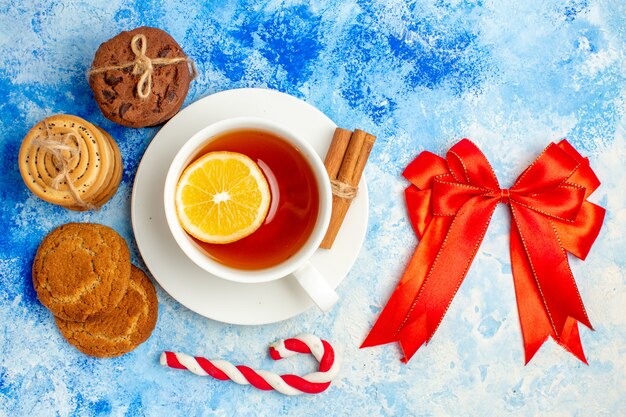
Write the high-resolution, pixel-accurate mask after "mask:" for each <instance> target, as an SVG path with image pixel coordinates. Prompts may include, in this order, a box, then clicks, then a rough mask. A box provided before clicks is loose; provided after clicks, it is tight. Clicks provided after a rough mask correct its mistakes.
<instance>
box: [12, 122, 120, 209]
mask: <svg viewBox="0 0 626 417" xmlns="http://www.w3.org/2000/svg"><path fill="white" fill-rule="evenodd" d="M18 161H19V167H20V173H21V174H22V178H23V179H24V182H25V183H26V185H27V186H28V188H29V189H30V190H31V191H32V192H33V193H34V194H35V195H36V196H38V197H40V198H41V199H43V200H45V201H48V202H50V203H54V204H59V205H61V206H64V207H66V208H69V209H71V210H81V211H82V210H89V209H93V208H98V207H100V206H102V205H103V204H104V203H106V202H107V201H108V200H109V199H110V198H111V197H112V196H113V195H114V194H115V192H116V191H117V188H118V187H119V184H120V181H121V179H122V171H123V166H122V156H121V153H120V150H119V148H118V147H117V144H116V143H115V140H113V138H112V137H111V136H110V135H109V134H108V133H106V132H105V131H104V130H102V129H100V128H99V127H97V126H95V125H93V124H91V123H89V122H88V121H86V120H84V119H81V118H80V117H76V116H71V115H67V114H59V115H55V116H51V117H48V118H46V119H44V120H42V121H41V122H39V123H37V124H36V125H35V126H34V127H33V128H32V129H31V130H30V131H29V132H28V134H27V135H26V137H25V138H24V141H23V142H22V146H21V148H20V153H19V157H18Z"/></svg>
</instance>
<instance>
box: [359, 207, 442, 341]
mask: <svg viewBox="0 0 626 417" xmlns="http://www.w3.org/2000/svg"><path fill="white" fill-rule="evenodd" d="M451 223H452V218H450V217H437V218H434V219H433V221H431V222H430V224H429V226H428V229H426V233H425V234H424V237H423V238H422V240H421V241H420V244H419V245H418V247H417V250H416V251H415V253H414V254H413V256H412V257H411V260H410V261H409V264H408V265H407V267H406V269H405V271H404V274H403V275H402V278H401V279H400V283H399V284H398V286H397V287H396V289H395V290H394V292H393V294H391V297H390V298H389V301H388V302H387V304H386V305H385V308H384V309H383V311H382V312H381V313H380V316H379V317H378V320H376V323H375V324H374V327H373V328H372V329H371V330H370V332H369V334H368V335H367V337H366V338H365V340H364V341H363V343H362V344H361V348H364V347H371V346H378V345H384V344H386V343H391V342H395V341H397V340H398V337H397V334H396V329H397V328H398V327H399V326H400V325H401V323H402V321H403V319H404V317H406V315H407V314H408V312H409V309H410V307H411V303H412V302H413V300H414V299H415V297H416V296H417V294H418V293H419V291H420V289H421V287H422V284H423V282H424V279H425V278H426V274H427V273H428V271H429V270H430V267H431V265H432V263H433V262H434V260H435V257H436V256H437V253H438V251H439V248H440V247H441V245H442V243H443V240H444V238H445V236H446V233H447V232H448V229H449V228H450V224H451Z"/></svg>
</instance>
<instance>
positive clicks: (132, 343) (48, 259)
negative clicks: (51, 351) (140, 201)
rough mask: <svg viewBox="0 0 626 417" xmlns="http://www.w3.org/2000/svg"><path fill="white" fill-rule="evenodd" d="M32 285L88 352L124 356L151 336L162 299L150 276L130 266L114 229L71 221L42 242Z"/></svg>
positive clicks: (73, 339) (60, 323) (76, 343)
mask: <svg viewBox="0 0 626 417" xmlns="http://www.w3.org/2000/svg"><path fill="white" fill-rule="evenodd" d="M33 284H34V287H35V290H36V291H37V296H38V297H39V300H40V301H41V303H42V304H43V305H44V306H46V307H47V308H48V309H49V310H50V311H51V312H52V314H54V316H55V320H56V323H57V326H58V327H59V330H60V331H61V334H62V335H63V336H64V337H65V339H67V341H68V342H69V343H70V344H72V345H74V346H75V347H76V348H78V349H79V350H80V351H81V352H83V353H86V354H87V355H91V356H96V357H114V356H120V355H123V354H125V353H128V352H130V351H131V350H133V349H135V348H136V347H137V346H138V345H139V344H141V343H143V342H144V341H145V340H147V339H148V337H149V336H150V334H151V333H152V330H153V329H154V326H155V325H156V320H157V314H158V301H157V297H156V291H155V289H154V286H153V285H152V282H150V279H149V278H148V277H147V276H146V274H145V273H144V272H142V271H141V270H140V269H139V268H137V267H135V266H133V265H131V263H130V253H129V250H128V246H127V245H126V242H125V241H124V239H123V238H122V237H121V236H120V235H119V234H117V233H116V232H115V231H114V230H113V229H111V228H109V227H106V226H103V225H99V224H89V223H68V224H65V225H63V226H60V227H58V228H56V229H54V230H53V231H52V232H50V233H49V234H48V235H47V236H46V237H45V238H44V240H43V241H42V242H41V245H40V246H39V249H38V250H37V254H36V255H35V261H34V263H33Z"/></svg>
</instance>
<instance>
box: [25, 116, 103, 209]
mask: <svg viewBox="0 0 626 417" xmlns="http://www.w3.org/2000/svg"><path fill="white" fill-rule="evenodd" d="M44 126H45V128H46V136H45V138H41V137H39V136H37V137H36V138H35V139H33V141H32V143H31V146H33V147H38V148H39V149H43V151H44V152H47V153H49V154H50V155H52V163H53V164H54V167H55V168H56V169H57V171H58V173H57V175H56V176H55V177H54V178H52V183H51V184H50V186H51V187H52V188H54V189H55V190H59V186H60V185H61V181H62V180H65V183H66V184H67V188H68V189H69V191H70V194H71V195H72V197H73V198H74V200H75V201H76V204H78V205H79V206H80V207H82V208H85V209H91V208H93V206H92V205H91V204H89V203H86V202H85V201H84V200H83V199H82V198H81V197H80V194H79V193H78V190H77V189H76V187H75V186H74V181H73V180H72V178H71V177H70V173H71V172H72V168H70V166H71V165H72V164H73V162H74V159H75V158H77V157H78V156H79V155H80V149H79V146H75V147H74V146H70V145H68V144H67V142H68V141H76V144H77V145H78V140H77V137H76V134H75V133H74V132H67V133H61V134H60V133H52V131H51V130H50V126H49V125H48V123H46V122H44ZM67 154H69V155H67Z"/></svg>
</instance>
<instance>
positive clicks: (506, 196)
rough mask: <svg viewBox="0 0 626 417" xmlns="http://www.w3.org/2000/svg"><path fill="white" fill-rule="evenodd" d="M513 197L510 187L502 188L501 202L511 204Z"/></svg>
mask: <svg viewBox="0 0 626 417" xmlns="http://www.w3.org/2000/svg"><path fill="white" fill-rule="evenodd" d="M510 199H511V190H509V189H508V188H500V202H501V203H504V204H509V203H510Z"/></svg>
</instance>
